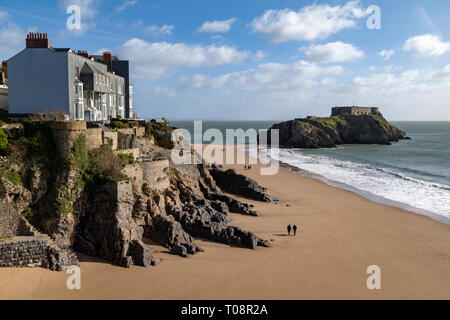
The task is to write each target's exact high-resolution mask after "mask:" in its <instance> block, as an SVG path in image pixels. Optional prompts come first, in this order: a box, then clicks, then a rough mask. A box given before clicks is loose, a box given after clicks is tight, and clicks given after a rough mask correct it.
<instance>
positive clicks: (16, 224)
mask: <svg viewBox="0 0 450 320" xmlns="http://www.w3.org/2000/svg"><path fill="white" fill-rule="evenodd" d="M0 211H1V213H0V238H7V237H14V236H29V235H32V234H33V233H32V232H31V231H30V230H29V228H28V226H27V225H26V223H25V221H24V220H25V219H24V218H23V217H21V216H20V215H18V214H17V213H16V212H15V210H13V208H11V207H10V205H9V204H7V203H1V204H0Z"/></svg>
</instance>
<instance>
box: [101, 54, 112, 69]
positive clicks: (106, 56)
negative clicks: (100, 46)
mask: <svg viewBox="0 0 450 320" xmlns="http://www.w3.org/2000/svg"><path fill="white" fill-rule="evenodd" d="M103 62H104V63H105V64H106V65H107V66H108V71H109V72H111V71H112V54H111V52H110V51H105V52H103Z"/></svg>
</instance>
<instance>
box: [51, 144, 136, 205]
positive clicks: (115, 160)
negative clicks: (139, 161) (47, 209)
mask: <svg viewBox="0 0 450 320" xmlns="http://www.w3.org/2000/svg"><path fill="white" fill-rule="evenodd" d="M123 161H124V160H123V159H122V158H120V157H119V156H117V155H116V154H115V153H114V151H113V150H112V148H111V146H110V145H102V146H101V147H99V148H97V149H94V150H91V151H88V149H87V146H86V136H85V135H80V136H79V137H78V138H77V139H76V140H75V141H74V143H73V146H72V150H71V164H72V165H73V167H74V168H76V169H77V170H78V171H79V172H80V174H81V176H82V179H81V180H80V181H79V182H78V183H77V184H78V185H80V187H81V186H83V187H84V190H85V191H86V193H87V196H88V199H89V201H92V200H93V199H94V198H95V195H96V192H97V191H98V190H99V187H101V186H102V185H104V184H105V183H106V182H109V181H123V180H126V179H128V177H127V176H126V175H124V174H123V173H122V169H123ZM126 161H127V162H128V161H129V158H128V156H127V157H126ZM63 191H64V190H61V192H62V194H64V192H63ZM62 198H63V199H65V197H62ZM58 205H59V208H60V209H61V210H62V211H65V208H66V206H67V203H64V202H62V203H59V204H58Z"/></svg>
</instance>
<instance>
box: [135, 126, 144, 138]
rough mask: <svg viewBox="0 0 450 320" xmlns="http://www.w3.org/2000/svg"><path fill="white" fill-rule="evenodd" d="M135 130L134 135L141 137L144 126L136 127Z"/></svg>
mask: <svg viewBox="0 0 450 320" xmlns="http://www.w3.org/2000/svg"><path fill="white" fill-rule="evenodd" d="M135 132H136V137H137V138H142V137H143V136H144V135H145V128H143V127H138V128H136V129H135Z"/></svg>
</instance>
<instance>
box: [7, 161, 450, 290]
mask: <svg viewBox="0 0 450 320" xmlns="http://www.w3.org/2000/svg"><path fill="white" fill-rule="evenodd" d="M226 167H233V168H234V169H235V170H236V171H238V172H240V173H243V174H246V175H248V176H250V177H251V178H253V179H255V180H256V181H258V182H259V183H260V184H261V185H263V186H265V187H267V189H268V190H267V192H268V193H269V194H270V195H272V196H274V197H276V198H278V199H280V200H281V201H282V203H280V204H268V203H260V202H254V201H248V200H245V199H241V200H243V201H246V202H248V203H252V204H254V205H255V210H256V211H257V212H258V213H259V214H260V215H261V217H249V216H242V215H236V214H233V215H232V218H233V222H232V224H233V225H236V226H239V227H242V228H243V229H247V230H250V231H253V232H255V233H256V234H257V235H258V236H260V237H261V238H263V239H267V240H270V239H273V241H272V242H271V244H272V247H271V248H258V249H257V250H249V249H241V248H235V247H230V246H226V245H222V244H217V243H212V242H207V241H201V240H198V241H197V242H196V243H197V244H199V245H200V246H202V247H203V248H204V249H205V250H206V252H204V253H200V254H198V255H196V256H193V257H191V258H189V259H185V258H181V257H178V256H174V255H170V254H168V253H167V249H165V248H163V247H160V246H156V245H152V247H153V248H154V249H155V250H156V251H157V253H156V256H157V257H160V258H162V259H163V262H162V264H161V265H159V266H158V267H150V268H141V267H136V266H135V267H133V268H131V269H124V268H121V267H117V266H114V265H111V263H109V262H107V261H104V260H101V259H97V258H91V257H87V256H85V255H80V261H81V272H82V289H81V290H74V291H70V290H68V289H67V288H66V279H67V277H68V275H67V274H66V273H63V272H61V273H58V272H52V271H48V270H45V269H40V268H38V269H1V270H0V299H450V273H449V270H450V227H449V226H448V225H445V224H441V223H439V222H436V221H433V220H431V219H429V218H427V217H424V216H420V215H417V214H414V213H410V212H406V211H403V210H401V209H398V208H394V207H389V206H385V205H381V204H377V203H374V202H370V201H368V200H366V199H364V198H362V197H360V196H358V195H356V194H353V193H351V192H349V191H345V190H342V189H338V188H335V187H332V186H329V185H327V184H325V183H323V182H320V181H318V180H315V179H312V178H310V177H307V176H302V175H300V174H298V173H296V172H293V171H291V170H289V169H288V168H282V169H280V170H279V172H278V174H277V175H275V176H261V175H260V174H259V166H258V165H253V168H252V170H251V171H244V166H243V165H234V166H226ZM288 224H296V225H297V226H299V227H300V231H299V232H298V234H297V236H296V237H293V236H291V237H288V236H286V226H287V225H288ZM371 265H378V266H379V267H380V268H381V290H369V289H367V287H366V280H367V278H368V277H369V275H368V274H367V273H366V269H367V267H368V266H371Z"/></svg>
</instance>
